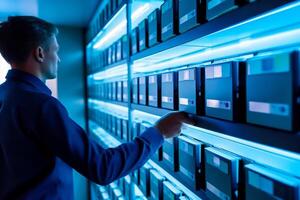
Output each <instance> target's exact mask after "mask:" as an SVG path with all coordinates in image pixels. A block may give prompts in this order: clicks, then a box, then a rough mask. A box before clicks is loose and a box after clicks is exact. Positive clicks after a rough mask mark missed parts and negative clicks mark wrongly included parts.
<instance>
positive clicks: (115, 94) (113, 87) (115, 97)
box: [111, 82, 117, 101]
mask: <svg viewBox="0 0 300 200" xmlns="http://www.w3.org/2000/svg"><path fill="white" fill-rule="evenodd" d="M111 88H112V94H111V99H112V100H113V101H116V100H117V83H116V82H112V83H111Z"/></svg>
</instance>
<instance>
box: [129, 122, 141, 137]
mask: <svg viewBox="0 0 300 200" xmlns="http://www.w3.org/2000/svg"><path fill="white" fill-rule="evenodd" d="M140 129H141V125H140V123H137V122H132V129H131V130H132V131H131V138H130V139H131V140H134V138H135V137H136V136H139V135H140Z"/></svg>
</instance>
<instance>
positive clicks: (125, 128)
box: [122, 119, 129, 142]
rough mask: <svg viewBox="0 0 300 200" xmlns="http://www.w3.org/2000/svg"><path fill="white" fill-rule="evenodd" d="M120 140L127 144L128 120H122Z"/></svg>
mask: <svg viewBox="0 0 300 200" xmlns="http://www.w3.org/2000/svg"><path fill="white" fill-rule="evenodd" d="M122 139H123V141H124V142H128V139H129V135H128V120H127V119H123V120H122Z"/></svg>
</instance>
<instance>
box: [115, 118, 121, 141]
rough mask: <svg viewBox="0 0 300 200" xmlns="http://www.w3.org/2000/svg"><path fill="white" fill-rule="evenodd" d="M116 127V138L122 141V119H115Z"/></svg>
mask: <svg viewBox="0 0 300 200" xmlns="http://www.w3.org/2000/svg"><path fill="white" fill-rule="evenodd" d="M116 126H117V130H116V134H117V137H118V139H122V119H121V118H117V119H116Z"/></svg>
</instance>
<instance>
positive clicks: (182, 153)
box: [178, 136, 205, 190]
mask: <svg viewBox="0 0 300 200" xmlns="http://www.w3.org/2000/svg"><path fill="white" fill-rule="evenodd" d="M178 146H179V147H178V150H179V155H178V156H179V174H180V177H181V178H182V180H183V182H185V183H186V184H188V185H190V186H191V187H193V188H194V189H196V190H198V189H200V187H202V188H203V186H204V176H205V174H204V163H203V161H204V159H202V157H203V156H202V153H203V152H202V151H203V149H204V144H203V143H201V142H199V141H197V140H195V139H192V138H188V137H186V136H179V137H178Z"/></svg>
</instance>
